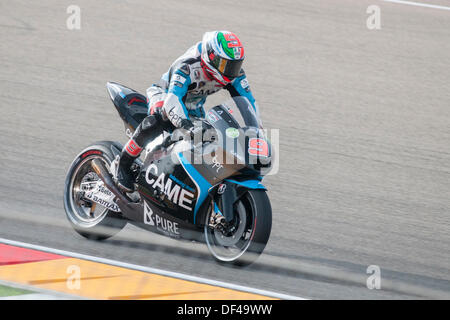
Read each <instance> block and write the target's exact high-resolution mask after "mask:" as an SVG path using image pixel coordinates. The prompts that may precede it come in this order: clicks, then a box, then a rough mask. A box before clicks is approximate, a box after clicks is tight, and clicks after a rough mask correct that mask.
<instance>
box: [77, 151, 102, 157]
mask: <svg viewBox="0 0 450 320" xmlns="http://www.w3.org/2000/svg"><path fill="white" fill-rule="evenodd" d="M91 154H102V152H101V151H98V150H89V151H86V152H85V153H83V154H82V155H81V157H82V158H83V159H84V158H86V157H87V156H90V155H91Z"/></svg>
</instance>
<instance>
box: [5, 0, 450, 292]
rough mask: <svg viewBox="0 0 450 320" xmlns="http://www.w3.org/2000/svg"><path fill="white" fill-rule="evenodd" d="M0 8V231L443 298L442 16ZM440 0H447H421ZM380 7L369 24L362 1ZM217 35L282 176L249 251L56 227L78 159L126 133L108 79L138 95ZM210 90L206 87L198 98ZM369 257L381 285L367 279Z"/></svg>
mask: <svg viewBox="0 0 450 320" xmlns="http://www.w3.org/2000/svg"><path fill="white" fill-rule="evenodd" d="M73 3H74V1H45V2H29V1H2V2H0V37H1V42H0V112H1V116H0V146H1V152H0V164H1V166H0V237H2V238H8V239H12V240H18V241H25V242H30V243H34V244H39V245H45V246H49V247H53V248H59V249H63V250H69V251H75V252H80V253H85V254H89V255H97V256H100V257H104V258H110V259H115V260H121V261H125V262H130V263H134V264H141V265H145V266H149V267H155V268H160V269H166V270H169V271H177V272H181V273H186V274H191V275H195V276H202V277H206V278H210V279H217V280H220V281H226V282H230V283H237V284H242V285H246V286H252V287H256V288H261V289H266V290H273V291H276V292H282V293H286V294H291V295H296V296H302V297H310V298H320V299H327V298H330V299H360V298H363V299H385V298H387V299H392V298H401V299H403V298H416V297H427V298H430V297H431V298H445V297H446V298H448V297H449V295H450V231H449V229H450V228H449V226H450V218H449V212H450V90H449V87H448V84H449V76H450V64H449V61H450V13H449V11H444V10H437V9H430V8H422V7H412V6H406V5H400V4H394V3H387V2H383V1H377V0H371V1H356V0H354V1H350V0H343V1H335V0H318V1H294V0H292V1H278V2H276V5H275V4H274V2H273V1H265V2H264V3H262V1H254V2H253V1H233V5H227V6H225V5H224V4H213V3H212V2H209V1H189V3H190V4H189V5H187V3H188V1H183V2H179V1H170V0H168V1H158V2H154V1H151V2H150V1H137V0H136V1H126V2H125V1H124V2H120V3H119V2H110V1H76V4H77V5H79V6H80V7H81V19H82V20H81V30H79V31H70V30H68V29H67V28H66V19H67V17H68V14H67V13H66V8H67V6H68V5H70V4H73ZM434 3H436V4H440V5H448V6H450V2H449V1H435V2H434ZM371 4H376V5H379V6H380V8H381V19H382V20H381V22H382V25H381V26H382V29H381V30H372V31H371V30H368V29H367V27H366V19H367V17H368V14H367V13H366V8H367V7H368V6H369V5H371ZM221 28H223V29H231V30H233V31H234V32H236V33H237V34H239V35H240V37H241V38H242V40H243V42H244V44H245V45H246V55H247V60H246V62H245V69H246V72H247V74H248V77H249V80H250V83H251V86H252V90H253V92H254V95H255V97H256V99H257V101H258V102H259V104H260V107H261V111H262V117H263V122H264V125H265V127H267V128H279V129H280V138H281V139H280V153H279V155H280V170H279V173H278V174H277V175H274V176H269V177H267V178H266V179H265V184H266V185H267V187H268V188H269V190H270V192H269V195H270V198H271V200H272V206H273V211H274V221H273V229H272V236H271V239H270V241H269V244H268V246H267V249H266V251H265V254H264V255H263V256H262V257H261V258H260V259H259V260H258V262H257V263H256V264H255V265H253V266H251V267H249V268H246V269H243V270H239V269H235V268H230V267H226V266H221V265H218V264H216V263H215V262H214V261H213V260H212V259H211V258H210V256H209V254H208V252H207V249H206V247H205V246H203V245H201V244H190V243H184V242H181V243H180V242H175V241H172V240H170V239H166V238H163V237H161V236H158V235H154V234H151V233H146V232H143V231H140V230H137V229H136V228H134V227H129V226H128V227H126V228H125V229H124V230H123V231H121V232H120V233H119V234H118V235H117V236H116V237H114V238H112V239H110V240H108V241H105V242H101V243H100V242H92V241H88V240H85V239H82V238H81V237H80V236H78V235H77V234H76V233H75V232H73V231H72V230H71V229H70V226H69V224H68V222H67V221H66V218H65V214H64V209H63V204H62V192H63V184H64V179H65V174H66V170H67V169H68V167H69V165H70V163H71V161H72V160H73V158H74V157H75V155H76V154H77V153H78V152H79V151H80V150H81V149H82V148H83V147H85V146H87V145H89V144H91V143H92V142H94V141H97V140H117V141H120V142H122V143H123V142H125V141H126V138H125V135H124V134H123V125H122V123H121V120H120V119H119V117H118V115H117V114H116V111H115V110H114V108H113V106H112V104H111V102H110V101H109V97H108V95H107V92H106V89H105V83H106V81H117V82H120V83H123V84H125V85H127V86H129V87H132V88H135V89H136V90H138V91H141V92H144V91H145V89H146V88H147V87H148V86H150V85H151V84H152V83H154V82H156V81H157V80H158V79H159V77H160V75H161V74H162V73H164V72H165V71H166V69H167V68H168V66H169V64H170V63H171V62H172V61H173V59H175V58H176V57H178V56H179V55H180V54H182V53H183V52H184V50H185V49H186V48H187V47H189V46H190V45H192V44H193V43H194V42H195V41H198V40H199V39H200V38H201V35H202V34H203V32H204V31H206V30H213V29H221ZM223 97H225V95H221V94H218V95H217V96H213V97H211V99H210V101H209V103H208V106H211V105H213V103H214V102H219V101H220V99H221V98H223ZM369 265H378V266H379V267H380V268H381V276H382V282H381V285H382V289H381V290H368V289H367V288H366V278H367V277H368V275H367V274H366V269H367V267H368V266H369Z"/></svg>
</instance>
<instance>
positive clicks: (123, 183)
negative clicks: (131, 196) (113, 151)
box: [117, 137, 142, 192]
mask: <svg viewBox="0 0 450 320" xmlns="http://www.w3.org/2000/svg"><path fill="white" fill-rule="evenodd" d="M133 138H134V137H133ZM133 138H131V139H130V140H129V141H128V142H127V144H126V145H125V146H124V147H123V149H122V153H121V154H120V159H119V165H118V168H117V185H118V186H119V187H120V188H121V189H123V190H124V191H125V192H133V191H134V180H135V177H134V176H133V173H132V171H131V165H132V164H133V162H134V160H135V159H136V158H137V157H139V155H140V154H141V152H142V148H141V147H140V146H139V145H138V144H137V143H136V142H135V141H134V139H133Z"/></svg>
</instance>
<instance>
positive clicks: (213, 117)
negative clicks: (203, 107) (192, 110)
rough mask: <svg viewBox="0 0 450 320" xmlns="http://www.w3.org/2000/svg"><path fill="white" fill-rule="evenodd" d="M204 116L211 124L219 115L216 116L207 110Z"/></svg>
mask: <svg viewBox="0 0 450 320" xmlns="http://www.w3.org/2000/svg"><path fill="white" fill-rule="evenodd" d="M206 118H207V119H208V121H209V123H211V124H213V123H214V122H216V121H217V120H219V117H218V116H216V115H215V114H214V113H213V112H212V111H210V112H208V115H207V116H206Z"/></svg>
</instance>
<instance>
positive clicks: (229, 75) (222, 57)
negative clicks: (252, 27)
mask: <svg viewBox="0 0 450 320" xmlns="http://www.w3.org/2000/svg"><path fill="white" fill-rule="evenodd" d="M242 62H244V47H243V46H242V43H241V41H240V40H239V38H238V37H237V36H236V35H235V34H234V33H232V32H229V31H213V32H206V33H205V34H204V35H203V39H202V54H201V64H202V67H203V70H204V71H205V73H206V74H207V75H208V76H209V77H211V78H213V79H215V80H216V81H217V82H219V83H220V84H222V85H226V84H228V83H230V82H231V81H233V79H234V78H236V77H237V76H238V75H239V72H240V71H241V67H242Z"/></svg>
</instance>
